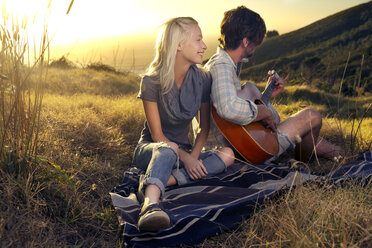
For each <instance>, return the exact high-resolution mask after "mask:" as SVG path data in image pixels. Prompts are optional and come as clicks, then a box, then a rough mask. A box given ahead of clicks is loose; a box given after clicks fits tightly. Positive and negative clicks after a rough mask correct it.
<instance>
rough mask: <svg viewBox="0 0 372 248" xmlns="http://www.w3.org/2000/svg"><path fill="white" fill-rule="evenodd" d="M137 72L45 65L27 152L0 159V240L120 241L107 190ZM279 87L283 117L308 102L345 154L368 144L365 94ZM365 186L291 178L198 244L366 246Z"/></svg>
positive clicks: (131, 118)
mask: <svg viewBox="0 0 372 248" xmlns="http://www.w3.org/2000/svg"><path fill="white" fill-rule="evenodd" d="M139 82H140V79H139V77H138V76H137V75H133V74H120V73H115V72H109V71H96V70H92V69H78V68H70V69H61V68H50V69H49V71H48V74H47V77H46V80H44V81H43V85H42V86H43V87H42V88H43V99H42V107H41V109H40V130H39V134H38V154H37V157H35V158H34V159H32V160H27V161H26V162H23V163H20V165H19V166H20V169H19V170H17V172H16V173H15V172H11V171H9V170H6V169H5V168H6V167H4V166H5V165H4V164H2V169H1V171H0V174H1V177H0V178H1V179H0V197H1V198H0V199H1V201H0V228H1V229H0V230H1V231H0V245H1V247H116V246H119V247H120V246H121V244H120V243H119V238H118V233H119V230H120V228H119V226H118V221H117V217H116V212H115V210H114V208H113V206H112V203H111V199H110V196H109V194H108V193H109V191H110V190H112V189H113V187H114V186H116V185H118V184H119V183H120V180H121V178H122V176H123V173H124V172H125V170H126V169H127V168H128V166H129V165H130V163H131V159H132V153H133V150H134V147H135V145H136V143H137V140H138V138H139V134H140V131H141V129H142V126H143V122H144V113H143V110H142V103H141V101H140V100H138V99H136V93H137V91H138V87H139ZM259 85H260V87H262V86H263V85H262V84H259ZM282 95H283V96H282V97H281V98H279V99H277V101H276V102H275V106H276V107H277V109H278V110H279V112H280V114H281V116H282V117H283V118H286V117H287V116H289V115H291V114H292V113H294V112H296V111H298V110H299V109H301V108H303V107H308V106H313V107H314V108H315V109H317V110H319V111H321V112H322V113H323V115H324V116H326V118H325V120H324V123H323V126H324V127H323V130H322V135H323V136H324V137H326V138H327V139H329V140H331V141H333V142H335V143H337V144H339V145H340V146H342V147H343V148H345V149H346V150H348V151H349V152H350V153H351V154H353V155H356V154H358V153H359V152H361V151H366V150H369V149H371V141H372V130H371V126H372V125H371V124H372V113H371V111H370V110H369V111H367V110H368V107H369V104H370V103H371V102H372V96H360V97H358V98H343V97H342V98H341V99H340V100H339V98H340V97H339V96H338V95H333V94H329V93H325V92H321V91H318V90H315V89H311V88H309V87H307V86H288V87H287V88H286V90H285V92H283V94H282ZM338 102H340V106H339V107H338V108H337V103H338ZM348 159H349V160H350V159H353V157H352V156H351V157H350V158H348ZM337 166H338V164H336V163H333V162H328V161H323V160H320V163H317V162H315V161H314V162H313V163H312V164H310V165H309V167H310V169H311V170H312V171H315V172H324V171H329V170H330V169H331V168H335V167H337ZM8 167H9V166H8ZM371 191H372V187H371V186H370V185H369V186H367V187H361V186H360V185H358V184H356V183H350V184H349V185H347V186H345V187H343V188H336V189H334V188H332V189H330V188H323V187H318V186H314V185H312V186H303V187H298V188H296V189H293V190H291V191H290V192H288V193H286V194H284V195H283V196H281V197H279V198H277V199H272V200H270V201H267V202H266V203H265V204H263V206H260V207H259V208H257V210H256V212H255V213H254V214H253V215H252V216H251V217H250V218H249V219H247V220H242V222H241V223H240V225H239V228H238V229H237V230H234V231H232V232H229V233H224V234H221V235H219V236H216V237H211V238H208V239H206V240H205V241H204V242H202V243H201V244H200V247H316V246H320V247H367V246H368V244H369V245H370V244H371V243H372V233H371V232H372V197H371V196H372V192H371Z"/></svg>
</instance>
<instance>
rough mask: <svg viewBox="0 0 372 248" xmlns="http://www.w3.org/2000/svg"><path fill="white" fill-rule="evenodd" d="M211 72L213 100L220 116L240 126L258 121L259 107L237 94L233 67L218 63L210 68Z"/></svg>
mask: <svg viewBox="0 0 372 248" xmlns="http://www.w3.org/2000/svg"><path fill="white" fill-rule="evenodd" d="M210 72H211V75H212V79H213V83H212V89H211V99H212V103H213V106H214V107H215V108H216V111H217V113H218V115H219V116H221V117H222V118H224V119H226V120H228V121H231V122H233V123H236V124H239V125H246V124H249V123H251V122H252V121H253V120H254V119H256V116H257V105H256V104H254V103H253V102H252V101H249V100H243V99H241V98H239V97H238V96H237V94H236V92H237V88H236V87H237V86H236V85H235V84H237V82H234V78H235V77H236V74H235V75H234V73H235V69H234V67H233V65H232V64H227V63H216V64H214V65H213V66H212V67H211V68H210ZM236 80H238V79H237V78H236ZM239 84H240V82H239Z"/></svg>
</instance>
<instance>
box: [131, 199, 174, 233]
mask: <svg viewBox="0 0 372 248" xmlns="http://www.w3.org/2000/svg"><path fill="white" fill-rule="evenodd" d="M169 225H170V218H169V216H168V214H167V213H166V212H164V210H162V209H161V208H160V206H159V203H152V204H149V205H147V206H144V207H143V208H142V210H141V212H140V214H139V220H138V224H137V227H138V230H140V231H144V232H156V231H158V230H160V229H165V228H167V227H169Z"/></svg>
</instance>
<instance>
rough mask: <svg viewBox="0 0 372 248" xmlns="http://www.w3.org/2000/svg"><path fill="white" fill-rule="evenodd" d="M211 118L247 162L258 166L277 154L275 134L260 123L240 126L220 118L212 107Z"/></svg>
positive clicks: (277, 146) (277, 147) (276, 137)
mask: <svg viewBox="0 0 372 248" xmlns="http://www.w3.org/2000/svg"><path fill="white" fill-rule="evenodd" d="M212 118H213V120H214V122H215V123H216V126H217V127H218V129H219V130H220V131H221V133H222V134H223V135H224V137H225V138H226V139H227V140H228V141H229V143H230V144H231V145H232V146H233V147H234V148H235V150H236V151H238V152H239V154H240V155H241V156H242V157H243V158H244V159H246V160H247V161H248V162H251V163H253V164H260V163H263V162H265V161H266V160H267V159H269V158H270V157H272V156H274V155H275V154H277V153H278V152H279V143H278V136H277V133H274V132H272V131H271V129H270V128H266V127H264V126H263V125H262V124H261V123H260V122H253V123H250V124H248V125H245V126H241V125H238V124H235V123H232V122H229V121H227V120H225V119H223V118H221V117H220V116H219V115H218V114H217V111H216V109H215V108H214V107H213V106H212Z"/></svg>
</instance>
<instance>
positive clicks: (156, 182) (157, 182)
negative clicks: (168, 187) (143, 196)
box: [143, 177, 165, 195]
mask: <svg viewBox="0 0 372 248" xmlns="http://www.w3.org/2000/svg"><path fill="white" fill-rule="evenodd" d="M149 184H154V185H156V186H158V187H159V189H160V191H161V195H164V192H165V186H164V184H163V183H162V182H161V181H160V180H159V179H157V178H153V177H150V178H145V181H144V182H143V185H146V186H148V185H149Z"/></svg>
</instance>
